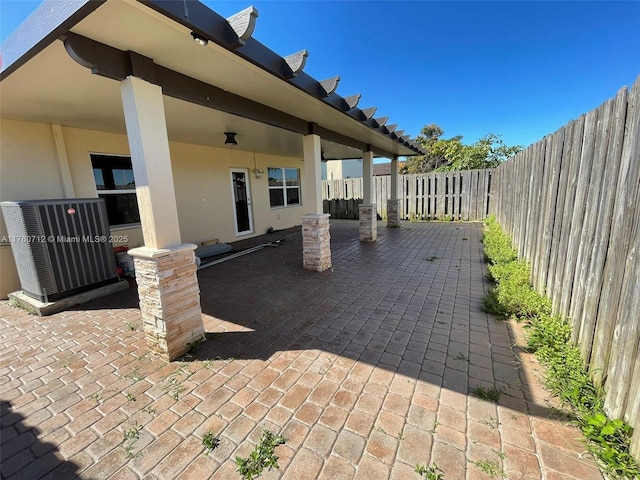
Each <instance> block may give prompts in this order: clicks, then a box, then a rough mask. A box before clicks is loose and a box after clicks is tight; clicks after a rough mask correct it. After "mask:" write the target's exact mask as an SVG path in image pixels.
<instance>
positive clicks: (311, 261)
mask: <svg viewBox="0 0 640 480" xmlns="http://www.w3.org/2000/svg"><path fill="white" fill-rule="evenodd" d="M330 216H331V215H329V214H328V213H320V214H314V213H310V214H307V215H303V216H302V265H303V267H304V269H305V270H313V271H316V272H323V271H325V270H328V269H329V268H331V242H330V240H331V235H330V234H329V217H330Z"/></svg>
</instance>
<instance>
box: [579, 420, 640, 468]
mask: <svg viewBox="0 0 640 480" xmlns="http://www.w3.org/2000/svg"><path fill="white" fill-rule="evenodd" d="M584 420H585V423H584V425H583V426H582V433H584V435H585V437H587V438H588V439H589V440H590V444H589V446H590V450H591V452H592V453H593V454H594V455H596V456H597V458H599V459H601V461H603V463H604V464H605V465H607V466H615V468H610V469H607V473H609V474H610V475H613V476H614V478H638V477H640V467H639V466H638V464H637V463H636V462H635V461H634V459H633V458H632V457H631V456H630V455H629V444H630V438H631V434H632V433H633V431H632V428H631V427H630V426H629V425H627V424H625V423H624V422H623V421H622V420H619V419H616V420H609V419H608V418H607V417H606V416H605V415H604V414H602V413H596V414H595V415H593V416H588V417H585V419H584Z"/></svg>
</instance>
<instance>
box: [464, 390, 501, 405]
mask: <svg viewBox="0 0 640 480" xmlns="http://www.w3.org/2000/svg"><path fill="white" fill-rule="evenodd" d="M471 393H473V394H474V395H475V396H476V397H478V398H480V399H482V400H487V401H489V402H493V403H498V400H500V395H502V390H498V389H497V388H489V389H487V388H484V387H475V388H472V389H471Z"/></svg>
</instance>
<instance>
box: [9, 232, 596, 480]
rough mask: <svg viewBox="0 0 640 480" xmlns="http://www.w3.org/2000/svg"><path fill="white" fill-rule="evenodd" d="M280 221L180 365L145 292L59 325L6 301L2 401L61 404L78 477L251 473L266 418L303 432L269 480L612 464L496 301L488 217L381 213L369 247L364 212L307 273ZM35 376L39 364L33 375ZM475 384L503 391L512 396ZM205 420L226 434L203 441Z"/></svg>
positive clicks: (206, 305)
mask: <svg viewBox="0 0 640 480" xmlns="http://www.w3.org/2000/svg"><path fill="white" fill-rule="evenodd" d="M278 235H282V237H283V238H285V241H284V243H283V244H282V245H281V246H279V247H277V248H265V249H263V250H261V251H258V252H255V253H251V254H248V255H245V256H242V257H239V258H236V259H234V260H231V261H228V262H225V263H221V264H219V265H216V266H213V267H210V268H206V269H203V270H201V271H200V272H199V274H198V277H199V282H200V289H201V303H202V308H203V312H204V314H205V329H206V330H207V332H208V340H207V341H206V342H204V343H203V344H202V345H201V346H200V348H199V350H198V352H197V354H196V355H195V356H194V355H186V356H185V358H183V359H182V360H183V361H181V362H171V363H166V362H164V361H162V360H160V359H158V358H157V357H154V356H153V355H147V354H146V353H147V350H146V346H145V342H144V335H143V333H142V331H141V329H140V327H141V318H140V312H139V310H137V308H136V307H137V297H136V291H135V288H133V286H132V288H131V289H129V291H127V292H123V293H121V294H116V295H112V296H110V297H106V298H103V299H100V300H96V301H93V302H91V303H89V304H85V305H82V306H79V307H78V308H77V310H74V311H68V312H62V313H60V314H57V315H54V316H52V317H48V318H46V319H37V318H34V317H29V316H28V315H26V314H25V313H24V312H15V311H14V310H13V309H10V308H9V307H8V306H6V305H4V303H6V302H3V304H0V312H2V321H3V323H4V325H6V327H7V328H6V329H5V330H4V332H5V333H2V334H0V338H3V340H4V344H6V346H8V347H9V348H8V349H6V351H5V352H4V353H3V355H2V362H1V363H0V368H4V369H5V370H6V371H7V372H8V374H9V377H10V378H11V379H12V380H11V382H10V383H5V384H4V385H2V391H0V397H1V398H3V399H4V400H8V401H12V402H14V401H18V402H19V403H21V404H24V405H21V406H20V407H19V408H17V409H16V411H23V410H24V411H27V412H30V411H31V409H32V407H33V408H36V407H38V408H41V410H50V411H51V412H53V413H54V417H53V418H55V419H56V421H59V422H60V425H62V426H61V427H59V430H61V431H62V432H63V433H64V432H67V434H65V435H68V434H69V433H68V432H71V433H72V434H73V436H71V438H69V439H66V440H65V438H63V437H61V441H60V442H59V443H60V445H59V448H60V451H61V452H62V453H63V456H64V458H67V457H66V456H67V455H69V460H70V461H72V462H73V461H74V460H75V461H77V462H78V463H79V464H80V465H82V467H81V468H80V473H79V475H78V477H77V478H94V477H95V478H105V479H106V478H112V477H113V478H119V476H123V477H124V478H147V476H148V475H152V476H151V477H148V478H162V479H170V478H219V479H225V480H227V479H230V478H231V479H232V478H239V477H238V475H237V473H236V472H235V464H234V462H233V459H234V458H235V457H236V456H238V455H240V456H246V455H247V454H248V452H249V451H250V449H251V448H253V445H254V444H255V443H256V441H257V438H258V437H259V435H260V433H261V432H262V430H263V429H265V428H267V429H270V430H272V431H278V432H281V433H282V434H283V435H284V436H285V437H286V438H287V443H286V445H284V446H281V447H278V456H279V457H280V462H279V463H280V469H278V470H273V471H271V472H269V473H267V474H265V475H264V478H265V479H267V480H269V479H274V478H283V479H285V480H289V479H291V480H301V479H306V478H308V479H316V478H322V479H331V480H339V479H353V478H355V479H366V480H373V479H381V480H387V479H393V480H399V479H405V478H407V479H413V478H417V476H418V475H417V474H416V473H415V471H414V470H415V465H416V464H417V463H426V464H429V463H437V464H438V465H439V466H440V468H442V470H443V471H444V472H445V478H449V479H467V480H471V479H473V480H476V479H483V478H489V476H488V474H486V473H483V471H482V469H481V468H480V467H479V465H488V464H491V465H495V466H496V468H498V469H499V470H500V471H502V472H503V473H504V474H505V475H506V476H507V478H518V479H538V478H550V479H551V478H567V479H571V478H576V479H596V478H601V476H600V474H599V472H598V470H597V469H596V468H595V467H594V465H593V462H590V461H589V460H588V459H585V458H583V453H584V452H583V447H582V446H581V445H580V443H579V442H577V441H576V440H575V438H576V437H577V436H578V435H579V433H578V432H577V431H576V430H575V429H574V428H573V427H571V426H568V425H566V419H565V418H564V417H562V416H559V415H558V412H557V410H556V409H555V408H553V407H549V406H548V405H547V403H546V397H547V395H546V394H545V392H544V390H543V389H542V388H541V386H540V384H539V382H538V381H537V379H536V378H534V375H533V374H532V372H533V370H532V368H533V367H534V366H535V362H532V361H531V358H530V355H529V354H527V353H526V352H523V351H521V350H520V349H518V348H513V346H512V345H513V343H514V342H516V341H517V342H518V344H521V336H522V332H521V329H519V327H517V326H515V327H513V328H514V331H513V332H510V330H509V329H510V328H512V327H511V326H510V324H509V323H507V322H499V321H495V320H494V319H493V318H490V317H488V316H487V315H486V314H485V313H483V312H481V310H480V304H481V300H482V296H483V294H484V291H485V289H486V288H487V286H488V285H486V284H485V279H484V274H485V267H484V261H483V253H482V243H481V239H482V224H479V223H476V224H474V223H404V224H403V226H402V228H400V229H387V228H385V227H384V226H380V228H379V237H378V241H377V242H376V243H372V244H361V243H360V242H359V241H358V223H357V222H352V221H333V222H332V227H331V235H332V256H333V269H332V270H331V271H327V272H323V273H316V272H305V271H303V270H302V268H301V264H302V245H301V243H302V242H301V234H300V232H299V231H296V232H294V233H291V232H281V233H280V234H272V235H269V236H268V237H267V238H268V241H273V240H275V239H278V238H279V237H278ZM262 241H263V240H262V239H260V238H258V239H251V240H250V241H246V242H244V243H245V245H244V246H248V245H246V244H249V243H254V242H255V243H261V242H262ZM3 335H4V337H3ZM34 338H35V339H38V340H39V343H35V344H34V343H33V341H32V339H34ZM518 357H521V359H522V360H523V364H524V368H522V365H521V361H520V360H519V359H518ZM23 370H24V371H25V372H27V370H28V372H31V373H28V375H31V376H35V375H37V373H36V372H39V373H40V374H41V375H43V376H42V377H38V378H35V379H33V380H30V382H27V383H25V382H26V380H24V381H23V375H21V373H20V372H22V371H23ZM476 387H483V388H485V389H487V390H488V389H492V388H496V389H499V390H501V391H502V392H503V393H502V395H501V396H500V399H499V402H498V404H495V403H492V402H488V401H484V400H481V399H479V398H477V397H476V396H475V395H473V394H472V390H473V389H474V388H476ZM43 399H44V400H43ZM41 410H37V411H41ZM30 415H36V414H35V413H30ZM558 420H559V421H558ZM36 424H37V422H35V423H34V426H35V425H36ZM132 425H133V426H138V425H139V426H140V440H139V443H138V444H137V446H136V450H135V452H134V453H135V456H134V457H129V453H131V452H126V451H125V450H124V449H123V448H122V438H123V432H124V429H125V428H132ZM53 427H55V425H53V426H51V428H49V427H47V432H48V433H47V435H49V434H50V435H54V434H53V433H51V432H57V431H58V430H55V428H53ZM136 428H137V427H136ZM207 431H212V432H214V433H215V434H216V435H219V436H220V439H221V443H220V447H219V448H217V449H216V450H215V451H213V452H211V453H210V454H209V455H206V454H205V455H202V450H203V447H202V444H201V438H202V435H203V434H204V433H205V432H207ZM45 438H46V437H45ZM80 444H82V445H84V447H83V448H86V449H87V450H86V451H88V452H89V454H90V455H85V456H83V457H79V456H78V455H80V454H77V453H73V452H77V450H75V448H76V447H77V445H80ZM69 452H71V453H73V454H71V453H69ZM138 453H139V454H140V456H138ZM25 455H26V457H27V458H33V457H34V454H33V452H32V451H31V450H29V449H28V448H26V449H24V450H22V451H21V453H20V454H16V455H14V456H13V457H12V459H10V461H11V463H13V462H17V461H19V460H21V459H24V458H25ZM74 455H75V456H74ZM483 462H484V463H483ZM487 462H493V463H487ZM60 468H62V467H58V469H54V470H53V471H52V472H51V474H50V476H51V475H53V476H52V477H51V478H56V477H55V475H56V474H57V473H58V472H60V471H61V470H60ZM10 478H11V480H13V477H10ZM16 478H19V477H16ZM34 478H36V477H34Z"/></svg>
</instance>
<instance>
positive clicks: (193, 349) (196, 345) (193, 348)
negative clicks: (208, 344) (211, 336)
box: [187, 334, 207, 355]
mask: <svg viewBox="0 0 640 480" xmlns="http://www.w3.org/2000/svg"><path fill="white" fill-rule="evenodd" d="M206 339H207V337H206V336H205V335H204V334H202V336H201V337H200V338H198V339H196V340H194V341H193V342H191V343H188V344H187V345H189V353H190V354H191V355H195V354H197V353H198V350H199V349H200V345H202V344H203V343H204V341H205V340H206Z"/></svg>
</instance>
